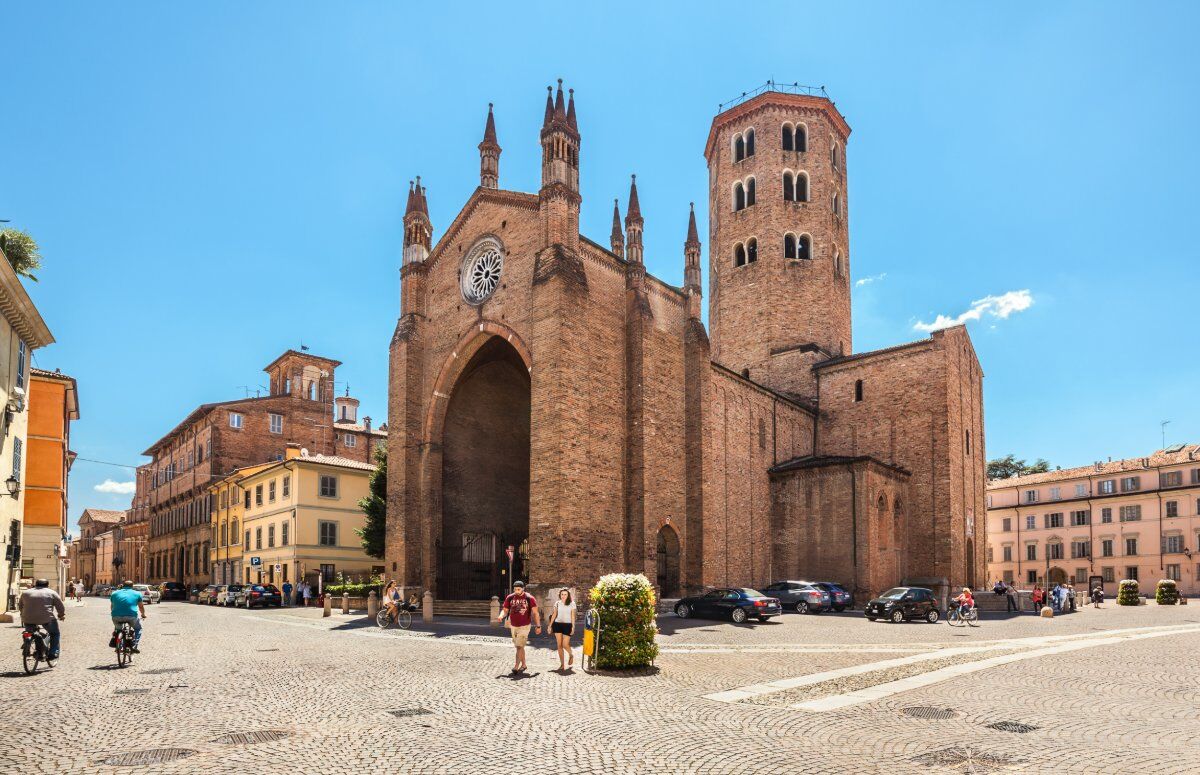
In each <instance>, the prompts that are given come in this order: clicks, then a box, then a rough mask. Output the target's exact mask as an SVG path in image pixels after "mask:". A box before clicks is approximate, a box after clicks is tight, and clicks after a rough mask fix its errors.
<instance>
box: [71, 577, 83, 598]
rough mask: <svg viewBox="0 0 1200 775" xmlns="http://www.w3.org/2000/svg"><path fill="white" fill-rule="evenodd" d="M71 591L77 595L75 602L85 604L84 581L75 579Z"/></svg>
mask: <svg viewBox="0 0 1200 775" xmlns="http://www.w3.org/2000/svg"><path fill="white" fill-rule="evenodd" d="M71 591H72V592H74V593H75V602H76V603H82V602H83V579H75V583H74V584H73V585H72V586H71Z"/></svg>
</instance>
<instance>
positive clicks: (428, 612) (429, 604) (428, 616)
mask: <svg viewBox="0 0 1200 775" xmlns="http://www.w3.org/2000/svg"><path fill="white" fill-rule="evenodd" d="M421 621H423V622H432V621H433V593H432V592H430V591H429V590H425V596H424V598H423V599H422V600H421Z"/></svg>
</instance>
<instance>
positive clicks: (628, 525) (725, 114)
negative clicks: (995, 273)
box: [386, 84, 986, 598]
mask: <svg viewBox="0 0 1200 775" xmlns="http://www.w3.org/2000/svg"><path fill="white" fill-rule="evenodd" d="M784 91H785V90H775V89H771V90H765V91H762V92H761V93H754V94H751V95H747V97H746V98H745V99H743V100H740V101H739V102H738V103H737V104H735V105H732V106H730V107H728V108H727V109H725V110H723V111H722V112H721V113H719V115H717V116H716V118H715V119H714V120H713V122H712V126H711V128H710V130H709V133H708V139H707V142H706V143H705V145H704V155H705V158H706V160H707V162H708V181H709V185H708V192H707V193H708V197H707V204H708V212H709V233H708V237H709V240H708V242H709V253H708V269H709V300H708V310H709V323H710V325H711V337H710V332H709V331H708V330H706V328H705V326H704V324H703V323H702V322H701V304H702V300H701V274H700V270H701V264H700V261H701V243H700V238H699V234H698V231H697V228H696V221H695V215H694V213H692V214H689V213H688V211H687V210H686V209H685V208H684V207H682V206H681V207H680V209H679V210H678V211H677V212H676V214H675V215H674V216H672V217H671V220H673V221H674V220H675V219H678V221H676V222H677V223H678V224H679V225H680V227H682V226H683V225H684V222H685V217H686V218H687V221H686V226H687V228H686V231H685V230H684V229H683V228H681V229H680V234H682V235H684V236H685V239H684V241H683V245H682V254H681V256H680V264H681V266H682V269H683V286H682V287H676V286H674V285H672V284H670V283H667V282H664V281H663V280H660V279H658V278H656V277H653V276H652V275H650V274H649V273H648V272H647V271H646V265H645V257H644V255H643V240H642V235H643V229H644V228H645V227H646V226H647V223H646V221H645V219H644V218H643V215H642V211H641V207H640V203H639V200H638V186H637V184H636V182H634V183H633V184H631V186H630V191H629V199H628V204H627V209H626V215H625V218H624V220H623V222H622V219H621V217H620V212H619V210H618V209H617V208H616V207H614V210H613V225H612V233H611V235H610V238H609V241H608V244H607V245H602V244H600V243H599V242H596V241H592V240H590V239H588V238H586V237H584V236H583V235H581V234H580V232H579V218H580V208H581V204H582V196H581V186H580V179H579V174H580V159H581V155H582V153H583V152H584V151H583V146H582V140H581V138H582V135H581V133H580V130H579V123H578V120H577V116H576V104H575V100H574V96H573V94H572V95H570V96H569V97H568V96H567V95H564V93H563V90H562V87H561V84H560V86H559V89H558V91H557V93H555V92H553V91H551V92H550V93H548V94H547V98H546V107H545V113H544V116H543V123H542V128H541V132H540V141H541V145H542V156H541V188H540V189H539V190H538V191H537V192H536V193H527V192H520V191H509V190H504V189H501V188H500V186H499V159H500V155H501V147H500V144H499V140H498V136H497V132H496V122H495V118H494V116H493V114H492V112H491V110H490V109H489V112H488V115H487V120H486V124H485V129H484V135H483V140H482V142H480V144H479V154H480V178H479V187H478V188H476V189H475V190H474V191H473V192H472V193H471V194H470V196H469V198H468V199H467V201H466V202H465V203H464V204H463V206H462V208H461V210H460V211H459V212H458V215H457V216H455V218H454V220H453V221H452V222H451V223H450V224H449V225H448V227H447V229H446V230H445V232H444V233H443V234H442V235H441V237H440V239H439V240H438V241H437V242H436V244H435V243H434V240H433V225H432V223H431V221H430V217H429V207H428V201H427V190H426V188H425V186H424V185H422V184H421V183H420V180H419V179H418V181H417V183H416V184H415V185H412V186H411V187H410V190H409V195H408V206H407V209H406V212H405V216H404V225H405V228H404V251H403V265H402V267H401V283H402V287H401V311H400V316H399V320H398V321H397V325H396V328H395V333H394V336H393V338H392V343H391V353H390V357H391V376H390V390H389V400H390V404H389V410H388V416H389V420H390V421H391V427H392V432H391V434H390V436H389V444H390V454H389V465H388V474H389V482H388V526H387V558H386V559H387V568H388V571H389V573H391V574H394V575H396V576H397V577H398V578H399V579H400V581H401V583H402V584H404V585H405V586H406V587H410V588H414V589H417V590H419V589H428V590H432V591H433V592H434V594H436V595H437V596H439V597H442V598H485V597H489V596H491V595H499V594H503V593H504V591H505V590H506V589H507V587H508V584H509V583H510V582H511V580H512V578H513V576H517V577H521V578H525V579H527V580H529V581H531V582H532V583H533V584H534V585H535V586H538V587H543V588H544V587H555V586H559V585H564V584H569V585H573V586H577V587H579V588H586V587H587V586H589V585H590V584H591V583H593V582H594V581H595V579H596V578H597V577H598V576H600V575H601V574H603V573H608V572H612V571H630V572H641V573H645V574H646V575H647V576H649V577H650V578H651V579H652V580H654V581H656V583H657V584H658V586H659V589H660V592H661V594H662V595H663V596H667V597H670V596H674V595H678V594H680V593H682V592H684V591H692V590H697V589H700V588H702V587H706V586H713V585H722V586H723V585H760V584H764V583H766V582H768V581H770V580H772V579H782V578H814V579H831V580H836V581H840V582H842V583H845V584H847V585H849V586H851V587H852V588H854V590H855V591H856V592H857V594H858V595H860V596H862V595H865V594H868V593H871V592H877V591H879V590H882V589H884V588H886V587H888V586H890V585H893V584H897V583H899V582H901V581H912V582H915V583H922V584H932V585H937V586H941V587H945V586H946V585H947V584H956V585H957V584H970V585H975V584H978V583H981V582H982V581H983V579H984V570H985V564H984V557H983V552H982V549H979V550H977V549H976V547H977V546H979V547H982V546H983V545H985V540H986V539H985V520H984V484H985V480H984V465H985V462H984V461H985V458H984V440H983V398H982V380H983V373H982V371H981V369H980V366H979V362H978V360H977V358H976V356H975V351H974V349H973V348H972V345H971V340H970V337H969V336H968V335H967V332H966V330H965V329H964V328H963V327H961V326H959V327H953V328H948V329H945V330H942V331H938V332H936V333H934V334H933V335H932V336H931V337H930V338H928V339H925V340H923V341H918V342H913V343H910V344H905V345H901V346H898V347H891V348H887V349H884V350H878V351H874V352H866V353H857V354H856V353H854V351H853V348H852V342H851V311H850V307H851V303H850V297H851V294H850V288H851V280H850V278H851V273H850V266H851V256H852V252H851V249H850V231H849V220H848V204H847V203H848V179H847V174H846V171H847V163H848V162H847V160H848V154H847V143H848V140H849V136H850V128H849V126H848V125H847V123H846V121H845V119H844V118H843V117H842V115H841V113H840V112H839V111H838V109H837V108H836V107H835V106H834V104H833V103H832V102H831V101H830V100H829V99H828V98H827V97H826V96H824V95H823V93H808V92H804V90H801V89H796V90H790V91H794V92H800V93H784ZM680 136H681V131H680V130H679V128H676V130H675V131H673V132H672V133H671V135H670V138H671V141H672V142H673V141H675V140H676V139H677V138H678V137H680ZM664 141H665V140H664ZM651 227H652V226H651ZM508 547H513V550H514V555H515V556H514V559H513V563H512V566H513V570H512V575H509V571H508V560H507V557H506V552H505V550H506V548H508Z"/></svg>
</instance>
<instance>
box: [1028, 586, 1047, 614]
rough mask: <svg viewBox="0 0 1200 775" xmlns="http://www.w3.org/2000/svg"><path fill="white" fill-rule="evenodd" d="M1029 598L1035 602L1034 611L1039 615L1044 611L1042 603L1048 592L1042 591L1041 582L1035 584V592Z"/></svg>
mask: <svg viewBox="0 0 1200 775" xmlns="http://www.w3.org/2000/svg"><path fill="white" fill-rule="evenodd" d="M1029 599H1030V600H1031V601H1032V602H1033V613H1034V615H1037V614H1039V613H1041V611H1042V603H1044V602H1045V600H1046V593H1045V592H1044V591H1042V585H1041V584H1034V585H1033V592H1032V593H1031V594H1030V595H1029Z"/></svg>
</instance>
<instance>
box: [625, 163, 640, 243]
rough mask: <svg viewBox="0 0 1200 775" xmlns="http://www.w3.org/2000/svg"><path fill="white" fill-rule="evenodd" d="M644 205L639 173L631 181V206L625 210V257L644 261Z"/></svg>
mask: <svg viewBox="0 0 1200 775" xmlns="http://www.w3.org/2000/svg"><path fill="white" fill-rule="evenodd" d="M642 225H643V221H642V207H641V205H640V204H638V193H637V175H633V176H632V177H631V179H630V182H629V207H628V208H626V210H625V258H626V260H628V261H631V262H633V263H636V264H640V263H642Z"/></svg>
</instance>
